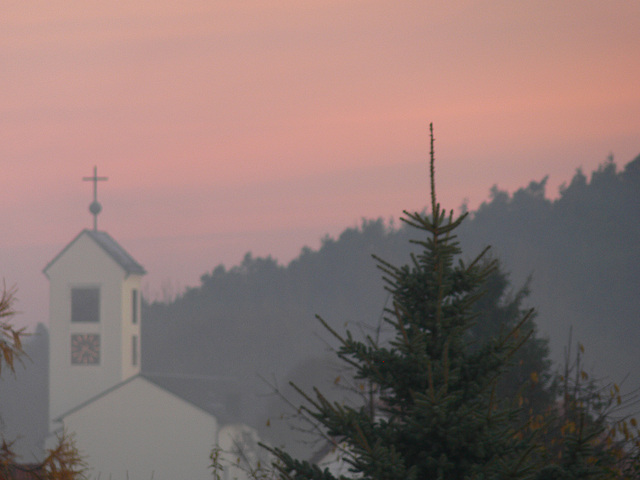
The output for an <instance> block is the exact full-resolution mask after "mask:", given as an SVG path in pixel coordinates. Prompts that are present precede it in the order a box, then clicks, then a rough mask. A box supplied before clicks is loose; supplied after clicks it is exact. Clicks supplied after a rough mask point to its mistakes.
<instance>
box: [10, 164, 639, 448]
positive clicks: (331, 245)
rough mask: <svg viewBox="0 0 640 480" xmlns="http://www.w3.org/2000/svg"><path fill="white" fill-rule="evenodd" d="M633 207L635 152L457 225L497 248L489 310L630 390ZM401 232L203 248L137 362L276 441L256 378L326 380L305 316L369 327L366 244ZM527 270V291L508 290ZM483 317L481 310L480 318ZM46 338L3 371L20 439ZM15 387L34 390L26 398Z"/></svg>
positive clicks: (32, 432) (635, 382)
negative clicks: (263, 251)
mask: <svg viewBox="0 0 640 480" xmlns="http://www.w3.org/2000/svg"><path fill="white" fill-rule="evenodd" d="M426 191H427V186H425V192H426ZM426 203H427V197H426V194H425V205H426ZM399 213H400V212H399ZM639 219H640V156H639V157H638V158H636V159H635V160H634V161H633V162H631V163H629V164H628V165H626V166H625V167H624V168H623V169H621V171H618V170H617V168H616V165H615V164H614V163H613V162H612V161H607V162H605V163H603V164H602V165H601V167H600V168H599V169H598V170H597V171H595V172H592V173H591V174H590V175H588V176H587V175H585V174H583V173H582V172H580V171H578V172H577V173H576V174H575V176H574V177H573V179H572V180H571V181H570V182H569V183H568V184H567V185H566V186H565V187H564V188H563V189H562V191H561V192H560V196H559V198H557V199H556V200H553V201H552V200H549V199H548V198H547V197H546V196H545V180H544V179H543V180H542V181H539V182H532V183H531V184H530V185H529V186H527V187H526V188H523V189H521V190H518V191H517V192H515V193H513V194H512V195H509V194H508V193H506V192H503V191H501V190H500V189H499V188H497V187H494V188H493V189H492V190H491V195H490V198H489V200H487V201H486V202H485V203H484V204H482V205H481V206H480V208H479V209H478V210H477V211H475V212H472V214H471V215H470V217H469V218H468V219H467V220H466V221H465V222H463V224H462V226H461V228H460V229H459V234H460V241H461V243H462V247H463V251H464V252H465V254H467V255H469V257H470V258H471V257H474V256H475V255H476V254H478V253H479V252H480V251H481V250H482V248H484V246H485V245H492V246H493V253H492V255H493V256H494V257H496V258H499V259H500V262H501V265H502V272H503V274H500V275H497V276H496V277H494V281H493V283H491V287H490V292H489V293H490V294H489V295H488V296H487V301H488V302H493V304H494V307H495V309H494V310H493V311H494V312H496V318H498V317H499V318H504V317H505V315H506V316H508V315H511V314H512V313H513V310H514V309H520V308H524V307H525V306H534V307H536V309H537V310H538V312H539V313H538V315H537V317H536V319H535V321H536V323H537V325H538V331H539V334H540V335H541V336H543V337H545V336H546V337H548V338H549V343H550V346H551V358H552V359H553V360H555V361H559V360H561V357H562V350H563V347H564V346H565V344H566V342H567V340H568V335H569V328H570V327H573V338H574V340H579V341H581V342H582V343H583V344H584V345H585V347H586V357H585V362H586V366H587V367H588V368H590V369H594V370H595V371H596V373H597V374H599V375H608V376H609V377H610V378H612V379H615V380H619V379H621V378H623V377H625V376H626V375H627V374H629V378H628V379H627V382H626V386H627V389H630V388H633V387H636V388H637V387H638V386H639V385H640V373H639V372H638V370H637V366H638V365H639V364H640V349H638V348H637V345H636V343H637V339H638V338H639V337H640V220H639ZM413 235H415V232H413V231H411V230H409V229H407V228H405V227H404V226H402V225H401V224H396V225H393V224H392V225H390V224H388V223H385V222H384V221H382V220H366V221H363V222H362V224H361V226H360V227H358V228H349V229H347V230H345V231H344V232H343V233H342V234H341V235H340V236H339V237H338V238H328V237H327V238H325V239H324V240H323V241H322V245H321V247H320V248H319V249H318V250H311V249H309V248H303V249H302V251H301V253H300V255H299V256H298V257H297V258H296V259H295V260H293V261H292V262H291V263H290V264H288V265H286V266H284V265H280V264H278V263H277V262H276V261H275V260H274V259H272V258H256V257H253V256H252V255H251V254H247V255H246V257H245V258H244V260H243V262H242V263H241V264H240V265H238V266H234V267H231V268H225V267H224V266H222V265H218V266H215V264H216V259H206V258H203V259H202V269H203V271H204V272H207V273H205V274H204V275H203V276H202V278H201V285H200V286H198V287H193V288H189V289H187V290H186V291H185V292H184V293H183V294H181V295H179V296H178V297H177V298H176V299H175V300H173V301H171V302H168V303H162V302H156V303H152V304H150V305H149V304H145V305H144V306H143V325H142V326H143V331H142V355H143V358H142V360H143V364H142V367H143V370H144V371H145V372H147V373H150V374H156V375H158V380H164V381H165V383H166V384H167V387H168V388H173V389H177V390H180V391H181V392H182V391H183V389H185V388H190V387H185V385H186V384H185V383H184V382H187V383H188V384H189V385H190V386H193V385H197V389H196V390H195V392H194V394H196V395H200V396H201V397H204V398H200V399H199V401H200V402H202V401H206V402H208V403H211V404H213V405H214V406H216V408H217V409H218V412H219V417H220V419H221V421H222V422H232V421H239V420H242V421H246V422H249V423H251V424H254V425H256V426H258V427H262V429H263V431H264V430H272V431H274V435H273V438H274V441H279V440H280V439H281V438H284V437H285V431H284V429H285V427H284V426H283V424H282V423H280V422H278V417H279V414H280V413H284V412H285V411H286V406H285V405H284V403H283V402H282V401H280V400H279V399H278V398H277V397H276V396H274V395H272V388H271V387H270V386H269V385H268V384H267V383H265V381H264V380H262V379H261V378H260V377H263V378H264V379H265V380H266V381H267V382H269V383H271V384H272V385H277V386H278V387H283V386H285V385H286V382H287V380H288V379H290V378H293V379H295V380H296V382H297V383H299V384H301V386H302V387H308V386H311V385H317V386H319V387H321V389H322V390H324V391H326V390H327V388H324V387H326V386H330V385H334V383H335V381H336V379H337V378H338V377H339V376H340V375H341V372H339V371H336V370H332V368H331V366H330V365H331V364H330V362H328V361H327V360H326V359H327V358H328V357H330V356H329V355H328V348H329V347H328V344H329V343H328V342H330V340H331V339H330V338H329V337H328V336H327V334H326V331H325V330H324V329H323V328H322V327H321V326H320V325H319V323H318V322H317V321H316V320H315V318H314V317H315V315H316V314H319V315H321V316H322V317H323V318H324V319H325V320H326V321H327V322H328V323H329V324H330V325H332V326H335V327H337V328H338V330H340V331H343V330H344V325H345V324H348V327H349V329H350V330H352V331H354V332H362V333H365V334H372V335H378V330H377V329H378V327H379V326H380V325H381V316H382V312H383V309H384V307H385V304H386V302H387V299H388V296H387V293H386V292H385V291H384V289H383V282H382V281H381V272H379V271H378V270H377V269H376V267H375V262H374V261H373V260H372V258H371V255H372V254H376V255H377V256H379V257H381V258H383V259H385V260H388V261H390V262H392V263H394V264H398V265H400V264H404V263H407V261H409V253H410V249H411V247H410V244H409V243H408V242H409V240H410V239H411V238H412V236H413ZM504 272H507V274H508V277H505V274H504ZM530 276H531V282H530V284H529V287H530V291H531V293H530V295H529V296H526V295H525V294H524V292H520V294H518V292H519V291H520V289H521V288H522V287H523V286H525V285H526V284H527V278H528V277H530ZM507 278H508V280H509V281H508V282H507ZM483 309H484V310H486V309H487V305H486V304H484V305H483ZM496 309H497V310H496ZM483 325H486V321H485V320H482V319H481V322H480V324H479V326H478V329H481V328H482V327H483ZM492 328H493V327H492ZM478 331H480V330H478ZM379 334H380V335H384V334H385V331H384V328H383V329H382V331H380V333H379ZM46 338H47V335H46V330H45V329H44V328H42V327H41V328H39V329H38V333H37V335H36V336H34V337H32V338H31V339H30V340H29V341H28V345H27V350H28V353H29V355H30V356H31V357H32V358H33V361H34V364H33V365H29V368H27V369H26V371H25V372H21V373H20V375H19V381H15V380H12V379H11V378H10V377H9V378H6V379H3V380H2V383H3V385H2V395H1V396H0V415H1V418H2V420H3V422H4V429H3V433H5V434H8V437H11V433H12V432H21V433H22V434H23V435H26V437H27V438H26V439H25V440H27V442H26V443H23V445H24V446H25V447H27V449H28V450H33V448H34V447H32V445H36V444H37V440H38V437H39V436H40V435H44V432H46V402H44V401H40V400H41V399H44V398H46V396H47V393H46V392H47V383H46V371H47V367H46ZM43 341H44V342H45V344H43V343H42V342H43ZM535 345H536V351H534V352H528V353H527V354H528V355H529V357H531V358H532V359H533V360H535V362H537V364H536V365H533V364H532V365H530V367H531V368H532V369H536V370H538V371H542V370H544V368H545V366H544V356H545V350H544V349H545V345H544V342H538V343H536V344H535ZM181 382H183V383H181ZM337 383H338V385H337V386H338V387H340V385H341V382H337ZM283 390H285V391H286V388H283ZM336 394H338V395H341V394H346V393H345V392H341V391H340V390H337V393H336ZM25 398H30V399H34V401H33V402H31V401H30V402H29V404H28V408H25V404H24V399H25ZM36 400H37V401H36ZM21 415H23V416H21ZM24 415H26V417H27V418H29V419H32V420H35V421H34V422H27V420H26V419H25V418H24ZM267 420H269V423H270V425H271V426H270V427H269V428H266V427H265V426H266V423H267ZM25 425H28V427H27V428H25ZM21 443H22V442H18V444H17V445H18V446H20V445H21ZM293 453H295V451H294V452H293Z"/></svg>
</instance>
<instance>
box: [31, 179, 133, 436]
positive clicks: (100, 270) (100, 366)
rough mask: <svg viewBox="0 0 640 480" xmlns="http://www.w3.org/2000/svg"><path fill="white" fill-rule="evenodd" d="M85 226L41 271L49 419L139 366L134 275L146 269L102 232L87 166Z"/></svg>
mask: <svg viewBox="0 0 640 480" xmlns="http://www.w3.org/2000/svg"><path fill="white" fill-rule="evenodd" d="M83 180H84V181H92V182H93V203H91V206H90V207H89V210H90V211H91V214H92V215H93V230H90V229H86V230H83V231H82V232H80V233H79V234H78V235H77V236H76V237H75V238H74V239H73V240H72V241H71V242H70V243H69V244H68V245H67V246H66V247H65V248H64V249H63V250H62V251H61V252H60V253H59V254H58V255H57V256H56V257H55V258H54V259H53V260H51V262H49V264H48V265H47V266H46V267H45V269H44V274H45V275H46V276H47V278H48V279H49V420H50V422H51V425H50V427H51V429H52V430H53V429H55V428H56V424H57V419H58V418H60V416H61V415H63V414H64V413H65V412H67V411H69V410H71V409H72V408H75V407H76V406H78V405H79V404H81V403H82V402H84V401H86V400H88V399H90V398H92V397H94V396H96V395H97V394H99V393H100V392H103V391H104V390H106V389H108V388H111V387H113V386H114V385H117V384H119V383H120V382H122V381H124V380H126V379H128V378H131V377H133V376H135V375H137V374H138V373H140V359H141V357H140V332H141V330H140V314H141V294H140V292H141V282H142V276H143V275H144V274H145V273H146V272H145V270H144V268H143V267H142V265H140V264H139V263H138V262H137V261H136V260H135V259H134V258H133V257H132V256H131V255H129V253H128V252H127V251H126V250H125V249H124V248H123V247H122V246H120V244H118V242H116V240H114V239H113V238H112V237H111V236H110V235H109V234H108V233H107V232H105V231H98V214H99V213H100V210H101V206H100V204H99V203H98V199H97V185H98V182H99V181H105V180H107V178H106V177H99V176H98V169H97V167H94V170H93V176H92V177H84V178H83Z"/></svg>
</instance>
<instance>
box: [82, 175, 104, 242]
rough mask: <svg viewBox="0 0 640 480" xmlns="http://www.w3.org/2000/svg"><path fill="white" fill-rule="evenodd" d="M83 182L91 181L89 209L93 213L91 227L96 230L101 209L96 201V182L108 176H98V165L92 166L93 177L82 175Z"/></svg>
mask: <svg viewBox="0 0 640 480" xmlns="http://www.w3.org/2000/svg"><path fill="white" fill-rule="evenodd" d="M82 180H83V181H85V182H93V202H91V205H89V211H90V212H91V214H92V215H93V229H94V230H98V214H99V213H100V212H101V211H102V205H100V202H98V182H101V181H105V182H106V181H107V180H109V178H108V177H99V176H98V167H95V166H94V167H93V177H82Z"/></svg>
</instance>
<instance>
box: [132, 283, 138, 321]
mask: <svg viewBox="0 0 640 480" xmlns="http://www.w3.org/2000/svg"><path fill="white" fill-rule="evenodd" d="M131 322H132V323H138V290H136V289H135V288H134V289H133V290H131Z"/></svg>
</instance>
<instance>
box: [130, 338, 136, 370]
mask: <svg viewBox="0 0 640 480" xmlns="http://www.w3.org/2000/svg"><path fill="white" fill-rule="evenodd" d="M131 365H133V366H134V367H135V366H137V365H138V337H137V335H134V336H133V337H131Z"/></svg>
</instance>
